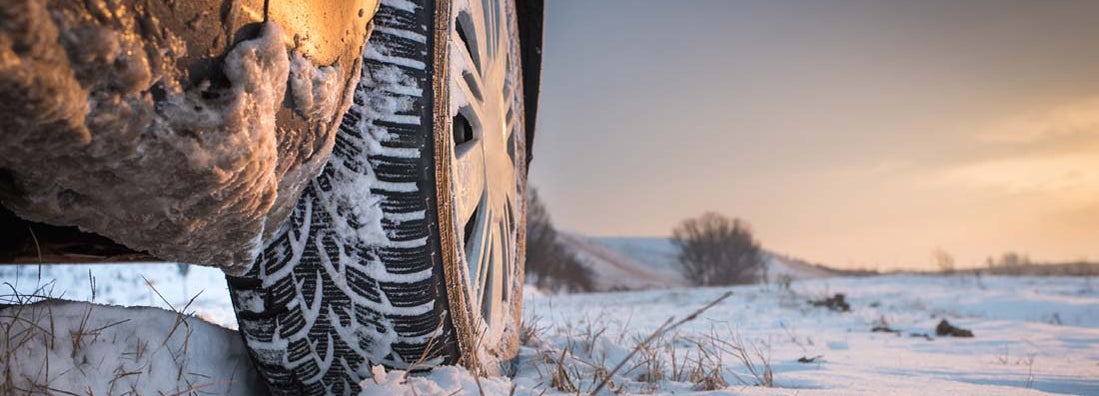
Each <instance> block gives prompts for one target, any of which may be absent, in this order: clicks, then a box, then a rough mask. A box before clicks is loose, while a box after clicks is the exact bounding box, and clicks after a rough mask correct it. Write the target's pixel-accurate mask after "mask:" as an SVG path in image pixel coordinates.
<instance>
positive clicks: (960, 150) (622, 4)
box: [530, 0, 1099, 269]
mask: <svg viewBox="0 0 1099 396" xmlns="http://www.w3.org/2000/svg"><path fill="white" fill-rule="evenodd" d="M546 3H547V4H546V8H547V10H546V31H545V35H546V37H545V47H544V52H543V53H544V57H545V59H544V63H543V81H542V91H541V103H540V106H539V114H538V116H539V120H538V132H537V133H538V135H537V137H536V140H535V143H534V147H535V148H534V156H535V157H534V162H533V164H532V167H531V171H530V184H531V185H532V186H534V187H535V188H537V189H538V190H539V193H540V197H541V198H543V200H544V202H545V204H546V205H547V207H548V209H549V211H550V213H551V215H552V216H553V220H554V222H555V224H556V225H557V226H558V227H559V228H563V229H566V230H571V231H574V232H579V233H583V234H587V235H592V236H667V235H670V234H671V230H672V229H673V228H674V227H675V226H676V224H678V223H679V222H680V221H682V220H683V219H686V218H689V217H692V216H697V215H699V214H701V213H703V212H706V211H715V212H719V213H723V214H726V215H729V216H736V217H740V218H742V219H745V220H747V221H748V222H749V223H750V224H751V225H752V228H753V230H754V232H755V235H756V237H757V238H758V239H759V240H760V242H761V243H762V244H763V246H764V247H766V248H768V249H770V250H773V251H777V252H781V253H786V254H790V255H793V256H796V257H800V258H804V259H807V260H811V261H815V262H821V263H824V264H827V265H832V266H836V267H845V268H877V269H896V268H927V267H929V266H932V265H933V264H932V263H933V259H932V252H933V251H935V250H936V249H943V250H945V251H947V252H950V253H951V254H952V255H953V256H954V257H955V258H956V261H957V263H958V265H959V266H976V265H983V264H984V260H985V258H986V257H988V256H991V255H999V254H1001V253H1003V252H1007V251H1016V252H1020V253H1025V254H1029V255H1030V256H1031V257H1032V258H1034V259H1036V260H1050V261H1060V260H1078V259H1091V260H1099V1H1088V0H1081V1H1046V0H1034V1H1011V0H995V1H953V0H951V1H925V0H921V1H902V0H897V1H832V0H827V1H826V0H813V1H776V0H761V1H732V0H729V1H725V0H713V1H703V0H691V1H665V0H659V1H649V0H629V1H625V0H622V1H610V0H607V1H589V0H549V1H547V2H546Z"/></svg>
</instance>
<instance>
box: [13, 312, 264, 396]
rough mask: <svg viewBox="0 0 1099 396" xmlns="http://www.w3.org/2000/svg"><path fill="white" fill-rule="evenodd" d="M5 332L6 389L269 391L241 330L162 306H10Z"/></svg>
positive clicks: (98, 392)
mask: <svg viewBox="0 0 1099 396" xmlns="http://www.w3.org/2000/svg"><path fill="white" fill-rule="evenodd" d="M0 336H2V337H3V338H4V342H0V357H2V358H0V394H5V395H8V394H17V393H55V394H96V395H110V394H123V393H128V392H132V393H133V394H190V393H204V394H225V395H254V394H259V393H262V392H264V388H263V386H262V384H261V382H260V381H261V380H260V379H259V378H258V377H257V376H256V375H255V374H254V370H253V369H252V364H251V361H250V360H249V358H248V353H247V351H245V349H244V345H243V344H242V343H241V342H240V338H239V336H237V335H236V332H233V331H231V330H227V329H225V328H221V327H218V326H216V325H213V324H210V323H207V322H205V321H202V320H200V319H197V318H194V317H187V316H183V315H178V314H176V313H174V312H171V311H166V310H163V309H158V308H124V307H118V306H109V305H98V304H92V303H86V302H72V301H60V300H50V301H44V302H39V303H36V304H32V305H20V306H11V307H8V308H6V309H3V310H0Z"/></svg>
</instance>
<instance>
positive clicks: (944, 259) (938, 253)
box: [931, 248, 954, 275]
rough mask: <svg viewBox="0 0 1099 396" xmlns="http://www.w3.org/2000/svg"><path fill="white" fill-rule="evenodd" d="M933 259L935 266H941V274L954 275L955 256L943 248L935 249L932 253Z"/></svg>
mask: <svg viewBox="0 0 1099 396" xmlns="http://www.w3.org/2000/svg"><path fill="white" fill-rule="evenodd" d="M931 258H932V259H933V260H935V265H938V266H939V272H942V273H943V274H946V275H950V274H953V273H954V256H953V255H951V254H950V252H948V251H946V250H945V249H943V248H938V249H935V251H934V252H933V253H931Z"/></svg>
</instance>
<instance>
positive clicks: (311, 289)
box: [229, 0, 457, 394]
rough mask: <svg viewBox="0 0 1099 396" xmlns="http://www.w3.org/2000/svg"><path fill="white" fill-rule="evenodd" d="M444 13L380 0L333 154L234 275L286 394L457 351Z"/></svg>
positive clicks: (246, 318)
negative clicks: (437, 119) (440, 159)
mask: <svg viewBox="0 0 1099 396" xmlns="http://www.w3.org/2000/svg"><path fill="white" fill-rule="evenodd" d="M428 3H430V2H428ZM432 13H433V10H432V9H430V7H423V6H420V5H417V4H413V3H411V2H409V1H403V0H385V1H382V2H381V5H380V7H379V9H378V12H377V14H376V15H375V17H374V31H373V33H372V35H371V37H370V39H369V42H368V44H367V46H366V50H364V53H363V69H362V79H361V80H360V82H359V85H358V86H357V87H356V90H355V96H354V103H353V104H352V106H351V109H350V110H349V111H348V113H347V114H346V115H345V116H344V119H343V124H342V125H341V127H340V130H339V132H338V133H337V136H336V143H335V147H334V148H333V150H332V156H331V158H330V159H329V162H328V164H327V165H326V166H325V168H324V170H323V172H322V173H321V175H320V176H318V177H317V178H316V179H315V180H313V181H312V182H311V184H310V185H308V186H307V187H306V188H305V190H304V192H303V194H302V197H301V199H300V200H299V202H298V205H297V206H296V207H295V209H294V211H293V213H292V214H291V216H290V219H289V221H287V222H286V224H284V225H283V226H282V228H281V229H280V230H279V231H278V232H277V233H276V235H275V236H274V237H273V238H272V240H271V241H270V242H268V244H267V246H266V248H265V249H264V251H263V253H262V254H261V255H260V257H259V259H257V261H256V263H255V265H254V266H253V268H252V269H251V271H249V273H248V274H246V275H245V276H242V277H231V278H230V279H229V285H230V290H231V292H232V295H233V304H234V307H235V309H236V310H237V315H238V322H239V324H240V330H241V334H242V336H243V337H244V340H245V343H246V344H247V345H248V347H249V349H250V351H251V353H252V356H253V359H254V360H255V362H256V366H257V368H258V369H259V371H260V372H261V374H263V376H264V377H265V378H266V379H267V382H268V384H269V385H270V386H271V388H272V391H274V392H276V393H287V394H299V393H303V394H322V393H335V394H349V393H354V392H355V391H357V390H358V389H359V387H358V382H359V381H360V380H362V379H364V378H369V375H370V366H371V365H372V364H384V365H386V366H389V367H397V368H406V367H408V366H409V365H411V364H413V363H416V362H418V361H421V360H423V361H422V362H421V363H423V364H443V363H452V362H451V361H450V360H449V359H451V358H452V357H454V356H456V355H457V353H456V352H454V351H455V350H456V348H457V346H456V344H455V342H454V334H453V331H452V330H451V326H443V325H442V324H443V323H442V321H443V320H444V318H445V311H446V294H445V290H443V289H442V287H441V285H442V281H441V277H442V269H441V267H440V266H441V264H440V261H439V259H438V257H436V256H437V255H435V254H433V252H435V251H436V250H437V249H438V247H437V246H432V245H433V244H437V242H436V241H433V240H432V238H430V236H431V235H432V234H433V233H434V232H437V230H432V229H431V227H433V226H435V225H434V224H432V222H431V221H429V219H430V218H432V212H431V211H433V210H434V200H435V191H434V174H433V173H432V171H431V169H432V163H431V161H432V159H433V147H432V139H431V134H430V133H424V130H425V128H426V130H428V131H430V128H431V112H432V110H431V109H432V102H431V97H432V96H431V92H430V90H431V82H432V78H431V68H430V61H429V60H430V59H432V57H431V52H430V51H431V37H432V34H431V30H430V29H431V26H432ZM429 345H430V350H427V349H428V346H429Z"/></svg>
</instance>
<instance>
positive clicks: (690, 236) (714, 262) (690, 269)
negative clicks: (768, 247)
mask: <svg viewBox="0 0 1099 396" xmlns="http://www.w3.org/2000/svg"><path fill="white" fill-rule="evenodd" d="M672 241H673V242H674V243H675V245H676V247H678V248H679V263H680V265H681V266H682V267H681V270H682V272H683V276H684V277H685V278H686V279H687V280H688V281H690V282H692V283H694V284H696V285H733V284H745V283H754V282H756V281H758V280H759V277H760V273H761V272H762V270H763V267H764V262H763V254H762V252H761V250H760V247H759V243H758V242H756V240H755V239H754V237H753V236H752V231H751V229H750V228H749V226H748V224H747V223H746V222H744V221H743V220H740V219H736V218H729V217H725V216H723V215H720V214H717V213H705V214H703V215H702V216H699V217H697V218H693V219H687V220H684V221H683V222H682V223H680V224H679V226H677V227H676V228H675V230H673V231H672Z"/></svg>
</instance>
